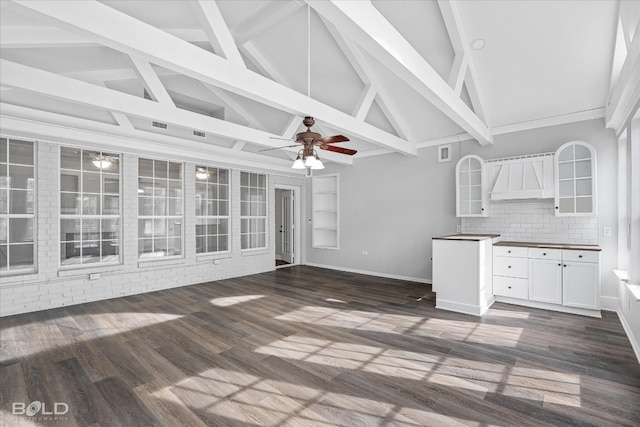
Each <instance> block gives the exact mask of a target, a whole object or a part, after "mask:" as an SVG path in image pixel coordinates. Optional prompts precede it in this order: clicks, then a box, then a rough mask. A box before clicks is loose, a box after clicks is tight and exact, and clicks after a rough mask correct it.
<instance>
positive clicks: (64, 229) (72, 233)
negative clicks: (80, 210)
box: [60, 219, 81, 242]
mask: <svg viewBox="0 0 640 427" xmlns="http://www.w3.org/2000/svg"><path fill="white" fill-rule="evenodd" d="M80 227H81V221H80V220H79V219H61V220H60V241H62V242H65V241H69V242H72V241H75V240H80Z"/></svg>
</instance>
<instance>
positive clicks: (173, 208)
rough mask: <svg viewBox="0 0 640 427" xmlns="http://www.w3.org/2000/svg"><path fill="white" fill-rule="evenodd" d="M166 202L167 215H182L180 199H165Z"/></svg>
mask: <svg viewBox="0 0 640 427" xmlns="http://www.w3.org/2000/svg"><path fill="white" fill-rule="evenodd" d="M167 203H169V215H171V216H181V215H182V199H167Z"/></svg>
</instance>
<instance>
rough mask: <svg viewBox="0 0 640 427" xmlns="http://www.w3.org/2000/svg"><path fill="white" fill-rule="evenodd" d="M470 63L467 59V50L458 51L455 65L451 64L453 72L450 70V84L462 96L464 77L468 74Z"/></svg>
mask: <svg viewBox="0 0 640 427" xmlns="http://www.w3.org/2000/svg"><path fill="white" fill-rule="evenodd" d="M468 67H469V63H468V61H467V54H466V53H465V52H458V53H456V56H455V58H454V59H453V65H452V66H451V72H449V80H448V81H449V86H451V89H453V91H454V92H455V93H456V95H458V96H460V93H461V92H462V85H463V84H464V78H465V76H466V75H467V68H468Z"/></svg>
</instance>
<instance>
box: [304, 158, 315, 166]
mask: <svg viewBox="0 0 640 427" xmlns="http://www.w3.org/2000/svg"><path fill="white" fill-rule="evenodd" d="M316 161H317V160H316V158H315V157H314V156H307V158H306V160H305V161H304V165H305V166H306V167H308V168H310V167H313V165H314V164H315V163H316Z"/></svg>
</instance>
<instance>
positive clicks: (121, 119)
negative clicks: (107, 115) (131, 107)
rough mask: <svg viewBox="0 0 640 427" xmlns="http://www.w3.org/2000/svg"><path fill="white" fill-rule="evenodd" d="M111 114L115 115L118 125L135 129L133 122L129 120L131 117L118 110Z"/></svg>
mask: <svg viewBox="0 0 640 427" xmlns="http://www.w3.org/2000/svg"><path fill="white" fill-rule="evenodd" d="M111 115H112V116H113V118H114V119H115V121H116V123H118V126H120V127H122V128H125V129H133V128H134V127H133V124H131V120H129V117H127V116H126V115H125V114H122V113H120V112H118V111H112V112H111Z"/></svg>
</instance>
